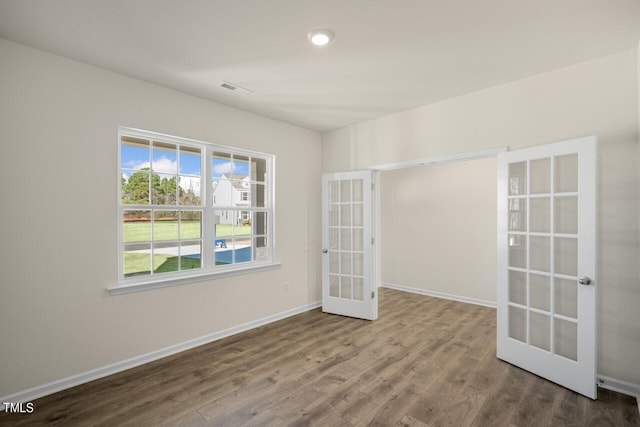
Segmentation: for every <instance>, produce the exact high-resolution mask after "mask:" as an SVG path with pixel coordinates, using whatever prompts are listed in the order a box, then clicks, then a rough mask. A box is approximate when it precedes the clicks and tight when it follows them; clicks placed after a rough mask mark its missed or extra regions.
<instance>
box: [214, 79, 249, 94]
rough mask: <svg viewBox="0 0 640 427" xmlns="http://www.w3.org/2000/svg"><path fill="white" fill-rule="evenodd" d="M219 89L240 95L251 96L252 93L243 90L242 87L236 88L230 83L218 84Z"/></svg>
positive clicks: (235, 85)
mask: <svg viewBox="0 0 640 427" xmlns="http://www.w3.org/2000/svg"><path fill="white" fill-rule="evenodd" d="M220 87H222V88H225V89H228V90H230V91H233V92H235V93H238V94H240V95H253V91H252V90H249V89H247V88H244V87H242V86H238V85H237V84H235V83H230V82H226V81H224V80H223V81H222V83H220Z"/></svg>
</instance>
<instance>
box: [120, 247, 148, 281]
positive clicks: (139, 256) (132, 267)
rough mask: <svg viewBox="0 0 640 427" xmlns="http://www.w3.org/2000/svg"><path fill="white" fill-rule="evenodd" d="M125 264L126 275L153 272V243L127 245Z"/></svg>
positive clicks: (131, 275)
mask: <svg viewBox="0 0 640 427" xmlns="http://www.w3.org/2000/svg"><path fill="white" fill-rule="evenodd" d="M123 265H124V268H123V272H124V277H133V276H143V275H148V274H151V245H150V244H148V243H143V244H140V243H138V244H134V245H125V246H124V259H123Z"/></svg>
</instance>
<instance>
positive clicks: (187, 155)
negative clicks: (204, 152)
mask: <svg viewBox="0 0 640 427" xmlns="http://www.w3.org/2000/svg"><path fill="white" fill-rule="evenodd" d="M201 164H202V156H201V150H200V147H189V146H184V145H182V146H181V147H180V175H192V176H200V175H202V173H201Z"/></svg>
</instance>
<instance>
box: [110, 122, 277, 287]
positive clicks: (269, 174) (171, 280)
mask: <svg viewBox="0 0 640 427" xmlns="http://www.w3.org/2000/svg"><path fill="white" fill-rule="evenodd" d="M123 137H133V138H142V139H147V140H150V141H157V142H166V143H171V144H179V145H185V146H192V147H198V148H200V149H201V177H200V180H201V181H200V188H201V194H200V198H201V200H202V203H203V204H202V205H201V207H198V208H197V209H196V210H201V211H202V220H201V227H202V236H201V237H202V253H201V267H200V268H199V269H193V270H184V271H177V272H168V273H161V274H153V273H151V274H149V275H142V276H132V277H125V275H124V248H125V242H124V233H123V228H124V227H123V225H124V223H123V220H122V218H123V212H124V211H125V210H132V209H133V210H135V209H146V208H153V207H154V205H151V204H150V205H148V206H146V208H145V206H144V205H130V204H123V203H122V188H121V177H122V175H121V173H122V171H121V163H122V159H121V142H122V138H123ZM117 147H118V164H117V179H118V181H117V188H118V199H117V200H118V203H117V215H118V216H117V223H118V283H117V285H116V286H113V287H109V288H108V291H109V292H110V293H111V294H112V295H117V294H122V293H130V292H137V291H142V290H148V289H155V288H162V287H167V286H175V285H181V284H185V283H191V282H197V281H202V280H209V279H216V278H221V277H227V276H231V275H237V274H247V273H250V272H257V271H264V270H270V269H273V268H278V267H279V266H280V263H279V262H277V261H276V251H275V191H274V190H275V173H274V171H275V155H273V154H268V153H262V152H256V151H251V150H245V149H240V148H235V147H229V146H223V145H218V144H212V143H208V142H203V141H197V140H193V139H188V138H182V137H177V136H171V135H166V134H161V133H157V132H150V131H145V130H140V129H133V128H128V127H119V128H118V142H117ZM214 152H225V153H229V154H232V155H238V156H250V157H252V158H259V159H264V160H265V161H266V175H265V181H264V185H265V188H266V196H265V207H260V208H256V207H243V208H242V210H246V211H266V212H267V233H268V234H267V236H268V237H267V246H266V248H265V255H266V256H265V259H264V260H262V261H255V260H253V261H249V262H243V263H238V264H229V265H215V261H214V258H215V247H214V240H215V236H214V235H213V230H214V211H215V210H220V209H221V208H219V207H216V208H214V206H213V197H212V194H213V188H212V182H213V171H212V166H211V158H212V156H213V153H214ZM175 207H176V208H180V207H181V206H180V205H176V206H175ZM187 208H188V207H187ZM251 236H252V238H253V233H252V234H251ZM252 247H253V243H252Z"/></svg>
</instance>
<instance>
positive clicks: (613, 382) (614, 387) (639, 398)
mask: <svg viewBox="0 0 640 427" xmlns="http://www.w3.org/2000/svg"><path fill="white" fill-rule="evenodd" d="M598 387H602V388H606V389H607V390H611V391H616V392H618V393H622V394H626V395H629V396H633V397H635V398H636V403H637V404H638V413H640V384H633V383H629V382H626V381H622V380H618V379H615V378H611V377H607V376H606V375H598Z"/></svg>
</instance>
